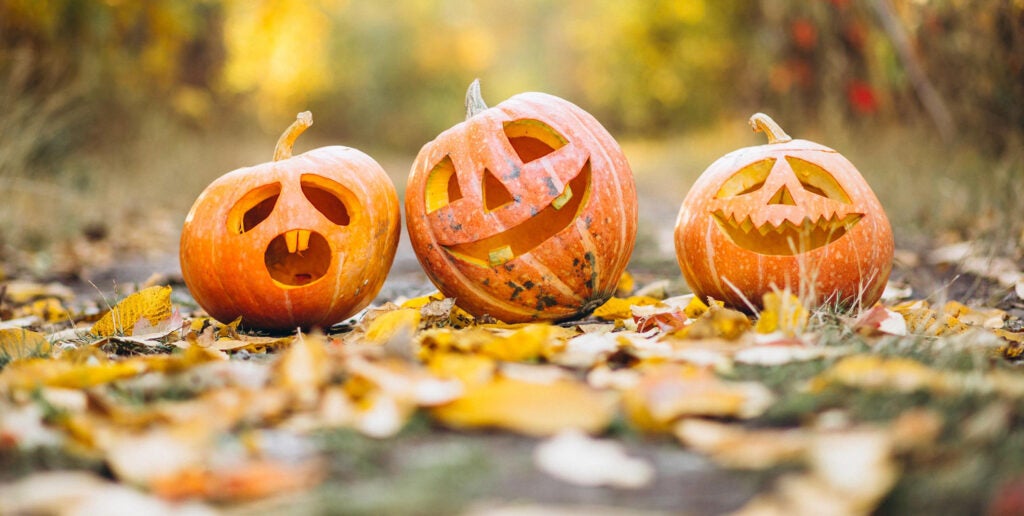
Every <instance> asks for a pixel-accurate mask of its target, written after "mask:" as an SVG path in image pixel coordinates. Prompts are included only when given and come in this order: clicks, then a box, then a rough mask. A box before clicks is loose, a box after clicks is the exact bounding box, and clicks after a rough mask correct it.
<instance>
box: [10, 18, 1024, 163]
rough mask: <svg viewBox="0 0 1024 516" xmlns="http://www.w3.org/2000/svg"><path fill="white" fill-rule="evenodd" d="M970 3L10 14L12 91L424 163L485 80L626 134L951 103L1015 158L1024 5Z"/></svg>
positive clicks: (1023, 114) (898, 111)
mask: <svg viewBox="0 0 1024 516" xmlns="http://www.w3.org/2000/svg"><path fill="white" fill-rule="evenodd" d="M963 3H964V2H963V0H869V1H867V2H852V1H850V0H827V1H820V2H793V1H789V0H759V1H758V2H745V1H742V0H719V1H716V2H709V1H707V0H687V1H678V0H649V1H640V0H623V1H617V0H607V1H595V0H561V1H560V0H520V1H517V2H506V1H504V0H482V1H479V2H461V1H455V0H402V1H401V2H392V3H384V4H381V3H374V2H354V1H348V0H309V1H305V2H291V1H287V0H196V1H192V2H181V1H180V0H148V1H146V2H134V1H128V0H0V79H4V78H7V79H8V80H7V81H6V83H7V84H13V83H15V82H17V83H18V84H19V85H20V86H19V88H22V89H24V91H22V92H20V93H19V92H15V93H12V94H9V95H6V97H4V98H19V99H23V101H24V102H25V103H27V104H32V102H30V101H29V100H25V99H32V98H35V99H36V100H35V101H34V102H35V103H36V104H39V103H40V102H42V99H47V98H51V97H54V95H53V93H54V88H55V87H56V86H54V84H75V85H76V87H75V90H74V91H75V93H74V95H73V96H74V97H75V99H76V101H75V102H73V103H70V104H73V105H74V106H75V107H76V108H77V109H79V110H81V111H83V112H85V113H87V114H91V115H92V120H94V121H96V120H98V117H99V116H100V115H99V114H100V113H102V119H103V120H104V122H103V123H95V124H86V125H87V127H92V128H94V129H95V130H97V131H111V130H117V129H118V128H124V129H123V130H124V131H125V133H126V134H130V131H131V127H132V123H131V119H132V117H138V116H145V114H146V113H149V112H152V111H165V112H168V113H172V114H173V115H174V116H176V117H179V118H180V119H181V120H184V121H187V122H189V123H192V124H194V125H195V124H208V123H211V122H212V121H214V120H219V119H223V118H225V117H224V116H223V114H224V113H227V112H232V111H234V112H237V113H241V114H242V116H246V117H253V116H255V117H258V118H259V119H260V120H262V121H263V122H264V126H265V127H266V128H267V129H268V130H269V129H271V128H272V129H273V130H274V131H276V130H277V128H278V127H279V126H280V125H281V124H282V123H283V122H284V121H287V120H288V119H290V118H291V117H292V116H293V115H294V113H295V112H297V111H299V110H304V109H312V110H313V111H314V112H315V113H316V115H317V117H316V118H317V124H318V127H320V129H321V130H322V131H324V132H323V133H321V134H331V135H333V136H334V137H337V138H343V139H345V141H348V142H351V143H352V144H369V145H379V146H391V147H402V148H405V149H415V148H416V147H417V146H418V145H419V144H422V142H424V141H426V140H427V139H429V138H431V137H433V135H435V134H437V132H438V131H440V130H443V129H444V128H446V127H449V126H451V125H452V124H454V123H455V122H457V121H458V119H459V117H460V115H459V114H460V112H461V103H462V95H463V92H464V90H465V88H466V86H467V85H468V84H469V82H470V81H471V80H472V79H473V78H475V77H480V78H481V79H482V82H483V91H484V96H485V98H486V99H487V100H489V101H490V102H491V103H492V104H494V103H497V102H499V101H501V100H503V99H504V98H506V97H508V96H510V95H512V94H514V93H517V92H520V91H527V90H540V91H548V92H550V93H553V94H556V95H559V96H562V97H564V98H566V99H569V100H571V101H573V102H576V103H578V104H580V105H581V106H582V107H584V108H585V109H587V110H588V111H590V112H591V113H593V114H594V115H595V116H597V117H598V118H599V119H600V120H601V121H602V122H603V123H604V124H605V125H607V126H608V127H609V128H610V129H611V130H612V131H613V132H617V133H634V134H637V133H639V134H646V135H657V134H664V133H667V132H671V131H679V130H686V129H690V128H698V127H701V126H702V125H704V124H707V123H709V122H712V121H714V120H715V119H717V118H719V117H721V116H723V114H726V113H729V112H731V111H736V110H742V111H749V110H752V109H754V110H761V109H765V110H772V111H773V112H776V113H786V116H785V117H784V118H796V117H802V118H805V119H807V120H808V121H809V122H810V123H811V124H813V123H815V122H818V123H821V122H828V121H829V120H831V121H839V122H843V123H848V122H850V121H854V122H855V123H856V124H857V125H868V126H870V125H873V124H887V123H906V122H907V121H910V120H914V119H915V118H918V117H922V116H923V115H930V116H931V118H932V119H936V116H935V113H936V112H938V111H941V110H938V111H937V110H936V109H935V108H934V107H929V106H933V105H942V106H946V110H947V111H948V113H949V116H951V117H952V118H953V120H954V122H955V123H954V124H951V125H955V126H957V127H959V128H960V129H959V134H960V135H961V136H964V135H967V137H977V139H978V141H981V142H984V143H985V144H986V145H991V146H992V148H993V149H994V150H1001V149H1005V148H1008V147H1009V146H1011V145H1012V142H1013V141H1014V139H1015V138H1019V135H1020V133H1021V131H1022V129H1021V128H1022V127H1024V101H1022V99H1024V57H1021V56H1024V4H1022V3H1021V2H1020V0H978V1H977V2H975V3H973V4H972V5H971V7H970V8H962V7H963V5H962V4H963ZM883 22H885V23H883ZM887 23H888V25H887ZM17 56H22V57H20V58H19V57H17ZM24 56H31V57H29V58H25V57H24ZM19 59H20V60H21V61H18V60H19ZM26 60H27V61H28V62H29V63H30V65H29V67H28V68H29V70H28V71H27V72H26V71H25V65H17V66H16V65H15V64H14V63H15V62H16V61H18V62H24V61H26ZM19 66H20V68H19ZM16 69H17V70H21V71H19V72H17V73H18V74H20V75H18V77H22V79H18V80H17V81H14V80H10V79H11V78H12V77H14V76H15V75H14V74H15V70H16ZM0 84H4V82H3V81H0ZM922 84H926V85H927V88H925V89H922V87H921V85H922ZM0 87H3V86H0ZM12 88H13V87H11V86H8V91H9V92H11V91H14V90H13V89H12ZM927 89H930V90H931V92H932V93H931V94H930V96H931V97H932V98H933V100H932V101H929V100H928V97H929V94H927V93H926V92H925V90H927ZM923 92H925V93H923ZM934 99H938V103H937V104H936V102H934ZM8 102H10V101H8ZM6 111H11V110H10V109H8V110H6ZM729 114H730V116H731V113H729ZM214 115H216V116H214ZM0 117H7V119H10V118H11V116H10V115H5V114H3V113H0ZM87 118H88V117H87ZM939 118H941V117H939ZM79 134H81V133H79ZM85 134H89V133H87V132H86V133H85ZM108 136H109V135H108ZM86 137H88V136H86Z"/></svg>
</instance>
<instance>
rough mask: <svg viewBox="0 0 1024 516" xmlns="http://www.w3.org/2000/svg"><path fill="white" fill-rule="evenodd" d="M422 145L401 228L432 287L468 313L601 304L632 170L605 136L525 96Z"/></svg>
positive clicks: (478, 110) (625, 250)
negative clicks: (407, 234)
mask: <svg viewBox="0 0 1024 516" xmlns="http://www.w3.org/2000/svg"><path fill="white" fill-rule="evenodd" d="M466 105H467V117H466V121H465V122H463V123H460V124H458V125H456V126H455V127H452V128H451V129H448V130H447V131H444V132H443V133H441V134H440V135H439V136H438V137H437V138H436V139H435V140H434V141H432V142H430V143H428V144H426V145H424V146H423V149H422V150H420V153H419V155H418V156H417V157H416V161H415V162H414V163H413V167H412V171H411V172H410V174H409V181H408V186H407V190H406V197H405V207H406V224H407V225H408V230H409V239H410V240H411V242H412V246H413V249H414V250H415V251H416V255H417V257H418V258H419V260H420V263H421V264H422V265H423V268H424V270H425V271H426V273H427V275H428V276H429V277H430V279H431V280H432V281H433V282H434V284H435V285H436V286H437V287H438V289H440V291H441V292H442V293H444V294H445V295H446V296H448V297H454V298H456V299H457V304H458V305H459V306H460V307H462V308H463V309H465V310H466V311H468V312H470V313H472V314H474V315H478V316H479V315H482V314H488V315H491V316H493V317H496V318H498V319H500V320H503V321H506V322H520V321H530V320H557V319H567V318H572V317H576V316H582V315H586V314H587V313H589V312H590V311H592V310H593V309H594V308H595V307H597V306H599V305H600V304H601V303H603V302H604V301H605V300H607V299H608V298H609V297H610V296H611V295H612V294H613V293H614V291H615V286H616V284H617V282H618V280H619V278H620V276H621V275H622V272H623V271H624V270H625V267H626V264H627V263H628V261H629V257H630V255H631V254H632V252H633V244H634V240H635V237H636V226H637V205H636V189H635V186H634V183H633V174H632V171H631V170H630V168H629V163H628V162H627V161H626V157H625V156H624V155H623V153H622V150H621V149H620V148H619V146H618V144H617V143H616V142H615V140H614V139H613V138H612V136H611V135H609V134H608V132H607V131H606V130H605V129H604V128H603V127H602V126H601V125H600V124H599V123H598V122H597V120H595V119H594V118H593V117H592V116H590V115H589V114H588V113H587V112H585V111H583V110H582V109H580V108H579V107H577V106H576V105H574V104H572V103H570V102H568V101H565V100H562V99H560V98H558V97H554V96H552V95H547V94H544V93H523V94H519V95H515V96H513V97H512V98H510V99H508V100H506V101H505V102H502V103H500V104H498V105H497V106H495V107H493V108H487V106H486V105H484V103H483V100H482V99H481V98H480V90H479V83H478V82H475V81H474V83H473V84H472V85H471V86H470V88H469V92H468V93H467V98H466Z"/></svg>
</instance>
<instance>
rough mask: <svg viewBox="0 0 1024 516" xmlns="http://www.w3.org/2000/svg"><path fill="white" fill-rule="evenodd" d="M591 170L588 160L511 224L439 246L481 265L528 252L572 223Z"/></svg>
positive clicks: (585, 194)
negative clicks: (546, 199) (522, 218)
mask: <svg viewBox="0 0 1024 516" xmlns="http://www.w3.org/2000/svg"><path fill="white" fill-rule="evenodd" d="M590 174H591V170H590V161H589V160H588V161H587V162H586V163H585V164H584V165H583V169H582V170H581V171H580V173H579V174H577V175H576V177H574V178H573V179H572V180H570V181H569V184H567V185H566V186H565V189H564V190H562V192H561V193H560V194H559V195H558V196H557V197H555V198H554V199H553V200H552V201H551V203H550V204H548V205H547V206H545V207H544V209H542V210H541V211H540V212H538V213H537V214H536V215H534V216H533V217H530V218H529V219H527V220H526V221H524V222H523V223H521V224H519V225H517V226H515V227H513V228H510V229H507V230H505V231H502V232H501V233H497V234H495V235H491V236H489V237H487V238H483V239H480V240H477V241H475V242H467V243H464V244H454V245H446V246H442V247H443V248H444V250H445V251H447V252H448V253H449V254H450V255H452V256H453V257H455V258H458V259H460V260H462V261H465V262H469V263H473V264H476V265H480V266H482V267H496V266H498V265H502V264H504V263H506V262H508V261H511V260H513V259H515V258H517V257H519V256H520V255H523V254H525V253H528V252H530V251H531V250H533V248H535V247H537V246H538V245H540V244H541V243H543V242H544V241H545V240H547V239H548V238H550V237H552V236H554V235H557V234H558V233H561V232H562V231H563V230H565V229H566V228H568V227H569V226H571V225H572V224H573V222H574V221H575V220H576V216H577V215H578V214H579V211H580V208H581V207H582V206H583V204H584V203H585V201H586V199H587V198H588V197H589V196H590Z"/></svg>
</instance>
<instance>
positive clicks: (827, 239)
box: [675, 115, 894, 309]
mask: <svg viewBox="0 0 1024 516" xmlns="http://www.w3.org/2000/svg"><path fill="white" fill-rule="evenodd" d="M761 116H763V115H761ZM769 120H770V119H769ZM776 127H777V126H776ZM783 136H785V135H784V133H783ZM769 137H770V138H772V139H774V136H772V135H769ZM804 162H806V163H809V164H810V165H807V164H805V163H804ZM765 163H767V164H765ZM752 166H753V167H755V168H756V167H770V172H768V173H767V175H766V176H764V174H765V172H764V171H763V170H761V171H755V172H751V168H750V167H752ZM813 167H820V169H821V170H822V171H823V172H821V171H815V170H814V169H813ZM808 170H809V171H808ZM812 175H817V176H820V177H821V178H820V179H818V180H817V181H818V182H819V184H818V186H815V185H810V184H805V179H807V178H809V177H810V176H812ZM762 176H763V177H762ZM734 178H735V179H734ZM829 178H832V179H833V180H834V184H829V183H828V181H829ZM819 186H820V188H819ZM730 235H731V236H730ZM789 243H791V244H792V245H788V244H789ZM675 244H676V253H677V257H678V260H679V265H680V268H681V269H682V272H683V276H684V277H685V279H686V282H687V284H689V286H690V288H691V289H692V290H693V291H694V293H695V294H697V295H699V296H700V297H702V298H706V297H713V298H715V299H718V300H722V301H725V302H726V303H728V304H730V305H732V306H735V307H738V308H743V309H753V308H758V307H760V303H761V298H762V295H763V294H764V293H766V292H770V291H771V290H773V289H786V288H788V289H789V290H790V291H792V292H794V293H796V294H798V295H800V296H801V297H802V298H803V299H805V300H807V301H808V302H810V303H812V304H822V303H837V304H840V305H853V304H859V305H860V306H862V307H866V306H870V305H872V304H874V303H875V302H876V301H877V300H878V299H879V298H880V297H881V295H882V291H883V290H884V289H885V284H886V282H887V281H888V278H889V274H890V271H891V269H892V259H893V251H894V242H893V236H892V229H891V227H890V225H889V220H888V218H887V217H886V215H885V212H884V210H883V209H882V206H881V204H880V203H879V202H878V199H877V198H876V197H875V194H874V192H873V191H872V190H871V188H870V187H869V186H868V184H867V182H866V181H865V180H864V178H863V177H862V176H861V174H860V172H858V171H857V169H856V168H855V167H854V166H853V164H852V163H850V162H849V160H847V159H846V158H845V157H843V156H842V155H841V154H839V153H838V152H836V151H835V150H833V149H831V148H828V147H826V146H824V145H820V144H817V143H814V142H810V141H806V140H791V139H789V138H788V136H786V137H785V138H780V139H779V140H778V141H777V142H776V143H769V144H766V145H760V146H756V147H748V148H744V149H739V150H737V151H734V152H731V153H729V154H727V155H725V156H723V157H722V158H720V159H718V160H717V161H715V162H714V163H712V164H711V165H710V166H709V167H708V168H707V170H705V171H704V173H703V174H701V176H700V177H699V178H698V179H697V181H696V182H695V183H694V185H693V187H692V188H691V189H690V191H689V193H688V194H687V196H686V198H685V200H684V201H683V204H682V207H681V208H680V211H679V217H678V219H677V221H676V227H675Z"/></svg>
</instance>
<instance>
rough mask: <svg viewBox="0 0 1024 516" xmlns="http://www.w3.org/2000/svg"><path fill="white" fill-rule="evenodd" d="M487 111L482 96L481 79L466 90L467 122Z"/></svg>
mask: <svg viewBox="0 0 1024 516" xmlns="http://www.w3.org/2000/svg"><path fill="white" fill-rule="evenodd" d="M486 110H487V104H485V103H484V98H483V97H481V96H480V79H473V82H472V83H470V84H469V89H468V90H466V120H469V119H470V118H473V117H474V116H476V115H479V114H480V113H482V112H484V111H486Z"/></svg>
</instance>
